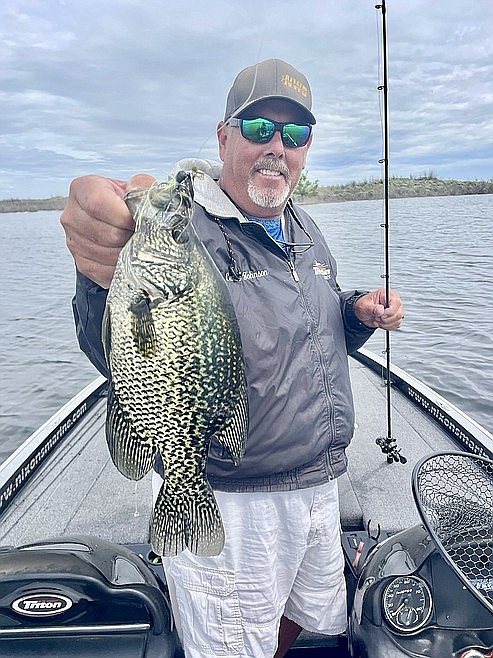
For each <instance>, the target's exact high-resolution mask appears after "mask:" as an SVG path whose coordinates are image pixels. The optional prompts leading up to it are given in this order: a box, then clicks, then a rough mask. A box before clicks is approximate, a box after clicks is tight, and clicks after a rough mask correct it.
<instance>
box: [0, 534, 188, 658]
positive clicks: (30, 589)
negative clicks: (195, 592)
mask: <svg viewBox="0 0 493 658" xmlns="http://www.w3.org/2000/svg"><path fill="white" fill-rule="evenodd" d="M0 579H1V587H0V655H1V656H2V657H4V658H11V657H14V656H15V657H17V658H25V657H26V656H30V657H31V656H32V657H33V658H34V657H35V656H40V657H41V656H42V657H43V658H46V656H50V658H89V657H91V658H93V657H94V656H98V657H101V658H102V657H105V656H108V657H109V656H112V657H114V656H119V658H130V657H132V658H172V657H173V656H175V649H176V638H175V634H174V632H173V622H172V616H171V612H170V606H169V601H168V598H167V594H166V588H165V587H164V585H163V583H162V582H160V580H159V576H158V575H157V574H156V573H155V572H154V571H153V570H152V568H151V567H150V566H148V564H147V563H146V561H145V559H144V558H143V557H141V556H139V555H138V554H136V552H134V551H132V550H131V549H129V548H128V547H125V546H120V545H116V544H113V543H110V542H107V541H104V540H101V539H97V538H95V537H85V536H77V537H63V538H60V539H50V540H48V541H40V542H36V543H33V544H29V545H26V546H21V547H19V548H3V549H1V551H0Z"/></svg>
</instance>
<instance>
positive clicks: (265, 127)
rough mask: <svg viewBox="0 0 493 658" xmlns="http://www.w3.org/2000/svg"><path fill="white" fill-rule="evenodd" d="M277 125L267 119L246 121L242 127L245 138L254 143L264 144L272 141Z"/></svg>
mask: <svg viewBox="0 0 493 658" xmlns="http://www.w3.org/2000/svg"><path fill="white" fill-rule="evenodd" d="M275 130H276V127H275V125H274V124H273V123H272V122H271V121H267V120H266V119H244V120H243V125H242V134H243V137H245V138H246V139H249V140H250V141H252V142H259V143H264V142H268V141H269V140H270V139H272V136H273V134H274V132H275Z"/></svg>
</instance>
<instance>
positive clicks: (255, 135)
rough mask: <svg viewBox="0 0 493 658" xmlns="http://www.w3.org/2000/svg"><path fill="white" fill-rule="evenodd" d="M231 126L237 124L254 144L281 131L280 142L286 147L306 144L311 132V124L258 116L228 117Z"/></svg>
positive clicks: (265, 140) (269, 138)
mask: <svg viewBox="0 0 493 658" xmlns="http://www.w3.org/2000/svg"><path fill="white" fill-rule="evenodd" d="M227 123H229V124H231V125H232V126H239V127H240V130H241V134H242V135H243V137H244V138H245V139H248V141H250V142H255V144H266V143H267V142H270V140H271V139H272V138H273V137H274V135H275V133H276V131H279V132H280V133H281V137H282V142H283V144H284V146H287V147H288V148H293V149H295V148H299V147H301V146H306V145H307V143H308V140H309V139H310V135H311V132H312V127H311V125H309V124H307V125H300V124H298V123H281V122H279V121H271V120H270V119H263V118H262V117H258V118H256V119H236V118H234V119H229V121H228V122H227Z"/></svg>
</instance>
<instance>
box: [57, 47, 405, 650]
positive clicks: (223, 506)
mask: <svg viewBox="0 0 493 658" xmlns="http://www.w3.org/2000/svg"><path fill="white" fill-rule="evenodd" d="M314 124H315V117H314V116H313V114H312V112H311V91H310V86H309V84H308V81H307V80H306V78H305V76H304V75H303V74H302V73H300V72H299V71H297V70H296V69H294V68H293V67H292V66H290V65H289V64H287V63H286V62H283V61H281V60H277V59H272V60H267V61H264V62H260V63H259V64H256V65H254V66H251V67H249V68H247V69H245V70H243V71H242V72H241V73H240V74H239V75H238V76H237V78H236V80H235V82H234V84H233V87H232V88H231V90H230V92H229V95H228V98H227V102H226V113H225V117H224V121H221V122H219V124H218V128H217V136H218V143H219V155H220V158H221V160H222V162H223V165H222V168H221V166H220V165H219V166H217V165H215V164H213V163H209V162H207V163H206V162H193V163H192V162H191V161H189V162H185V163H184V162H182V163H179V165H178V167H177V168H178V169H179V168H183V167H184V166H185V167H187V166H188V168H190V167H191V166H192V165H193V166H198V167H199V168H200V169H202V170H203V171H205V172H206V174H207V175H205V176H203V177H196V179H195V183H194V187H195V211H194V218H193V222H194V226H195V229H196V231H197V233H198V235H199V237H200V238H201V240H202V241H203V243H204V245H205V247H206V248H207V250H208V251H209V253H210V254H211V256H212V258H213V259H214V261H215V262H216V264H217V266H218V268H219V270H220V272H221V273H222V274H223V276H224V278H225V279H226V281H227V284H228V287H229V291H230V294H231V299H232V301H233V304H234V306H235V310H236V314H237V318H238V322H239V326H240V331H241V337H242V343H243V351H244V358H245V367H246V374H247V382H248V396H249V406H250V429H249V437H248V442H247V448H246V452H245V455H244V457H243V460H242V462H241V464H240V466H239V467H234V466H232V465H231V463H230V462H229V460H227V459H224V458H223V456H222V455H221V454H220V451H219V450H215V449H214V446H213V445H211V450H210V454H209V460H208V477H209V480H210V482H211V484H212V486H213V488H214V490H215V494H216V498H217V500H218V504H219V507H220V510H221V515H222V517H223V522H224V525H225V529H226V543H225V547H224V550H223V551H222V553H221V554H220V555H219V556H218V557H212V558H211V557H208V558H201V557H198V556H194V555H192V554H190V553H189V552H188V551H184V552H183V553H181V554H180V555H178V556H176V557H175V558H167V559H166V560H164V566H165V571H166V575H167V579H168V583H169V586H170V590H171V594H172V599H173V610H174V614H175V618H176V620H177V625H178V628H179V631H180V636H181V638H182V642H183V645H184V648H185V654H186V656H187V658H204V656H215V657H217V656H242V657H249V658H260V657H262V658H263V657H269V658H271V657H272V656H274V655H275V656H276V658H280V657H281V656H283V655H284V654H285V652H286V651H287V650H288V648H289V646H290V645H291V643H292V642H293V641H294V639H295V638H296V636H297V635H298V633H299V632H300V630H301V629H302V628H306V629H308V630H311V631H316V632H320V633H326V634H331V635H335V634H339V633H342V632H343V631H344V630H345V627H346V607H345V605H346V602H345V587H344V578H343V567H344V565H343V557H342V550H341V545H340V537H339V534H340V527H339V509H338V498H337V484H336V478H337V477H338V476H339V475H341V474H342V473H343V472H344V471H345V470H346V457H345V452H344V451H345V448H346V446H347V445H348V443H349V441H350V440H351V437H352V432H353V427H354V413H353V407H352V397H351V390H350V382H349V373H348V364H347V353H348V352H351V351H354V350H355V349H357V348H358V347H360V346H361V345H362V344H363V343H364V342H365V341H366V340H367V339H368V337H369V336H370V335H371V334H372V332H373V330H374V329H375V328H377V327H380V328H383V329H387V330H392V329H396V328H398V327H400V326H401V324H402V318H403V308H402V303H401V300H400V298H399V296H398V295H397V294H395V293H391V295H390V298H389V300H388V304H386V299H385V291H384V290H382V289H380V290H377V291H375V292H371V293H364V292H360V291H354V290H352V291H348V292H341V291H340V289H339V287H338V286H337V283H336V278H335V277H336V264H335V262H334V260H333V258H332V255H331V253H330V251H329V249H328V247H327V245H326V244H325V241H324V239H323V237H322V235H321V233H320V231H319V229H318V228H317V226H316V225H315V224H314V222H313V221H312V220H311V218H310V217H309V215H308V214H307V213H305V212H304V211H303V210H302V209H300V208H298V207H296V206H295V205H294V204H292V202H291V201H290V200H289V199H290V197H291V195H292V193H293V191H294V189H295V187H296V185H297V183H298V180H299V177H300V175H301V172H302V170H303V168H304V166H305V162H306V157H307V153H308V150H309V148H310V146H311V143H312V137H313V136H312V127H313V125H314ZM152 180H153V179H152V178H150V177H148V176H145V175H141V176H136V177H134V178H133V179H132V180H131V181H130V183H125V182H123V181H119V180H112V179H103V178H99V177H95V176H89V177H84V178H81V179H78V180H75V181H74V182H73V183H72V186H71V190H70V197H69V201H68V204H67V207H66V210H65V211H64V213H63V215H62V220H61V221H62V224H63V226H64V228H65V230H66V233H67V244H68V247H69V249H70V251H71V252H72V254H73V256H74V259H75V262H76V265H77V270H78V273H77V291H76V297H75V299H74V313H75V319H76V324H77V334H78V338H79V342H80V345H81V347H82V349H83V350H84V351H85V352H86V353H87V354H88V356H89V358H90V359H91V360H92V362H93V363H94V364H95V365H96V367H98V368H99V370H100V371H101V372H103V373H105V374H107V368H106V364H105V361H104V357H103V354H102V347H101V336H100V331H101V330H100V326H101V317H102V313H103V309H104V303H105V298H106V288H108V286H109V285H110V282H111V278H112V274H113V270H114V267H115V263H116V260H117V257H118V254H119V252H120V249H121V248H122V246H123V245H124V244H125V243H126V241H127V240H128V239H129V237H130V236H131V234H132V230H133V222H132V219H131V217H130V215H129V212H128V210H127V208H126V206H125V204H124V202H123V200H122V197H123V195H124V194H125V192H126V191H128V189H130V188H132V187H138V186H140V187H145V186H148V185H150V184H151V183H152ZM162 475H163V474H162V473H161V474H156V475H155V478H154V482H155V488H157V487H159V486H160V484H161V482H162V480H161V477H162Z"/></svg>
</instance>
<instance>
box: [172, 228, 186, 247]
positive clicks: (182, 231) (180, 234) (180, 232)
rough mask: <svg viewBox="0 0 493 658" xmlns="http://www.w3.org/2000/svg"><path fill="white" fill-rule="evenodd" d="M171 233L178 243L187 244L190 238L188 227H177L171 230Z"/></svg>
mask: <svg viewBox="0 0 493 658" xmlns="http://www.w3.org/2000/svg"><path fill="white" fill-rule="evenodd" d="M171 235H172V236H173V240H174V241H175V242H176V243H177V244H186V243H187V242H188V241H189V240H190V235H189V234H188V231H187V229H186V228H175V229H173V231H172V232H171Z"/></svg>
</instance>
